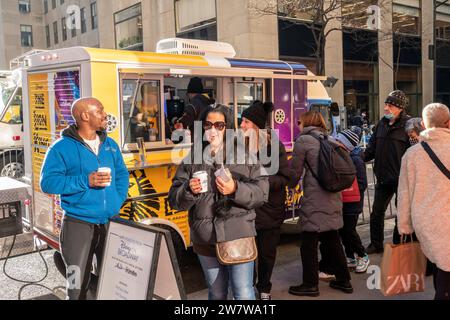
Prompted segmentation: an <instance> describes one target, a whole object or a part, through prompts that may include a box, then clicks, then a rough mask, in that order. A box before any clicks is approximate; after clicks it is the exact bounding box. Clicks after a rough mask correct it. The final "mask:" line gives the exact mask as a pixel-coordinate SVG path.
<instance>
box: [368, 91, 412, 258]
mask: <svg viewBox="0 0 450 320" xmlns="http://www.w3.org/2000/svg"><path fill="white" fill-rule="evenodd" d="M407 107H408V98H407V97H406V95H405V93H404V92H402V91H400V90H396V91H394V92H391V93H390V94H389V96H388V97H387V99H386V102H385V107H384V117H383V119H381V120H380V122H379V123H378V124H377V126H376V127H375V129H374V133H373V135H372V137H371V138H370V142H369V145H368V147H367V149H366V151H365V153H364V161H365V162H369V161H371V160H375V166H374V172H375V176H376V178H377V185H376V187H375V199H374V202H373V209H372V215H371V216H370V240H371V243H370V245H369V246H368V247H367V250H366V251H367V253H368V254H373V253H381V252H383V246H384V217H385V213H386V209H387V207H388V205H389V203H390V202H391V200H392V197H393V196H394V194H395V195H396V197H397V188H398V179H399V176H400V166H401V161H402V157H403V155H404V154H405V152H406V150H407V149H408V148H409V147H410V143H409V137H408V134H407V133H406V131H405V125H406V122H407V121H408V120H409V119H410V118H411V117H410V116H409V115H407V113H406V109H407ZM396 242H399V234H398V231H397V230H396V229H395V230H394V243H396Z"/></svg>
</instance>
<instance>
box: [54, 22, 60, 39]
mask: <svg viewBox="0 0 450 320" xmlns="http://www.w3.org/2000/svg"><path fill="white" fill-rule="evenodd" d="M53 38H54V40H55V44H58V43H59V35H58V22H57V21H55V22H53Z"/></svg>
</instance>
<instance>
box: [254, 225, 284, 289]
mask: <svg viewBox="0 0 450 320" xmlns="http://www.w3.org/2000/svg"><path fill="white" fill-rule="evenodd" d="M279 242H280V229H271V230H257V236H256V245H257V247H258V263H257V269H258V270H257V272H255V277H257V282H256V281H255V282H256V289H258V291H259V292H260V293H262V292H263V293H270V291H271V290H272V283H271V282H270V279H271V277H272V271H273V267H274V266H275V259H276V257H277V246H278V244H279Z"/></svg>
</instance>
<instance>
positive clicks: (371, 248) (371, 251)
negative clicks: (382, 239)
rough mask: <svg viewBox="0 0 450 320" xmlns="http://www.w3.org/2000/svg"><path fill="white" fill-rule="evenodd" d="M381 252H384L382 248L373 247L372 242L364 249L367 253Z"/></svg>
mask: <svg viewBox="0 0 450 320" xmlns="http://www.w3.org/2000/svg"><path fill="white" fill-rule="evenodd" d="M383 252H384V249H383V248H378V247H375V246H374V245H373V244H370V245H369V246H368V247H367V249H366V253H367V254H376V253H383Z"/></svg>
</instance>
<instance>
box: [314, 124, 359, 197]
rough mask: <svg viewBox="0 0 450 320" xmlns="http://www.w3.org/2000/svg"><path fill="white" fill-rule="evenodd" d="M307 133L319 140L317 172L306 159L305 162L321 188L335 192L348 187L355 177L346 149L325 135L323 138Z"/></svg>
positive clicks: (353, 167)
mask: <svg viewBox="0 0 450 320" xmlns="http://www.w3.org/2000/svg"><path fill="white" fill-rule="evenodd" d="M309 135H310V136H312V137H314V138H315V139H317V140H318V141H319V142H320V149H319V159H318V166H317V167H318V171H317V173H316V172H314V171H313V170H312V169H311V166H310V165H309V164H308V161H306V164H307V166H308V167H309V170H310V171H311V173H312V175H313V177H314V178H315V179H316V180H317V182H319V185H320V186H321V187H322V189H324V190H326V191H328V192H334V193H337V192H341V191H344V190H346V189H348V188H350V187H351V186H352V185H353V182H354V181H355V178H356V169H355V165H354V164H353V161H352V158H351V157H350V154H349V153H348V151H347V150H345V149H344V148H343V147H341V146H340V145H338V144H336V143H333V142H331V141H330V140H329V138H328V136H327V135H325V136H324V137H323V138H322V137H321V136H319V135H317V134H313V133H309Z"/></svg>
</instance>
